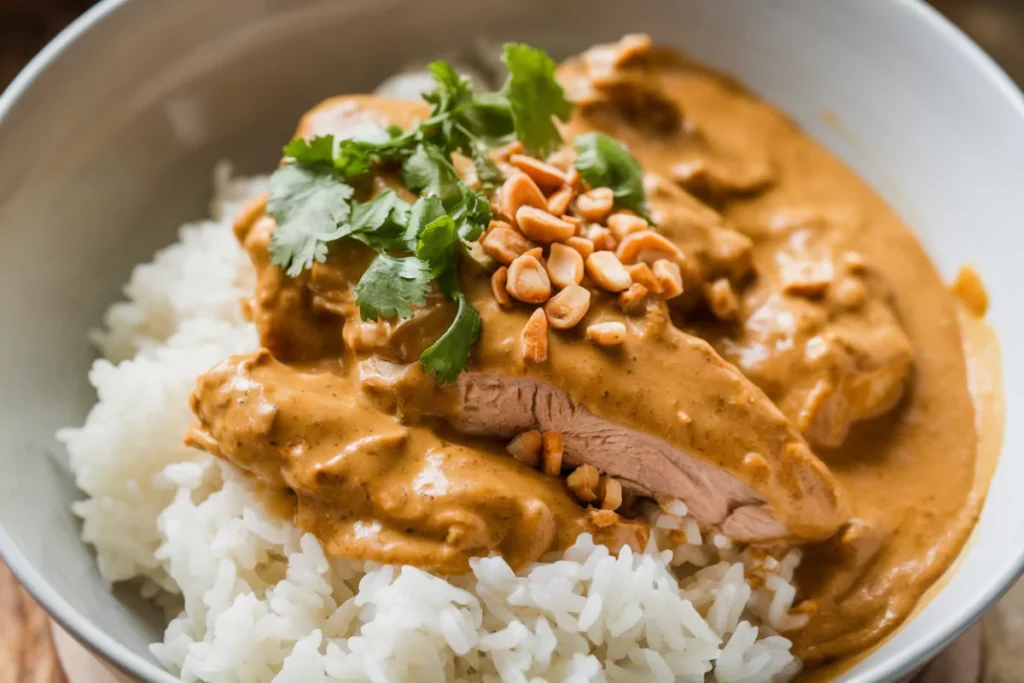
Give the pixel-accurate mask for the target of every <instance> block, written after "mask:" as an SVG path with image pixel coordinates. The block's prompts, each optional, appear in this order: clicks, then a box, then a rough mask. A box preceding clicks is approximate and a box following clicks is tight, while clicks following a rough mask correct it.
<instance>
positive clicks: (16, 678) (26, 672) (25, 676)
mask: <svg viewBox="0 0 1024 683" xmlns="http://www.w3.org/2000/svg"><path fill="white" fill-rule="evenodd" d="M0 683H67V679H66V678H65V677H64V674H63V672H62V671H61V668H60V663H59V662H58V661H57V653H56V651H55V650H54V648H53V640H52V638H51V637H50V620H49V618H48V617H47V616H46V612H44V611H43V610H42V608H40V607H39V605H37V604H36V603H35V601H34V600H32V598H31V597H29V595H28V593H26V592H25V589H24V588H22V587H21V584H19V583H18V582H17V580H16V579H15V578H14V576H13V575H12V574H11V572H10V570H8V569H7V566H6V565H4V563H3V562H0Z"/></svg>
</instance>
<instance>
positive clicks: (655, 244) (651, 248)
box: [615, 230, 682, 264]
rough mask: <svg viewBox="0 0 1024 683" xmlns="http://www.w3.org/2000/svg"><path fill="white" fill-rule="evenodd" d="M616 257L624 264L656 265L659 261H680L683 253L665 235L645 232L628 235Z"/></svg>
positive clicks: (620, 243)
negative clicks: (641, 263) (642, 263)
mask: <svg viewBox="0 0 1024 683" xmlns="http://www.w3.org/2000/svg"><path fill="white" fill-rule="evenodd" d="M615 255H616V256H618V257H619V260H620V261H622V262H623V263H630V264H632V263H640V262H641V261H642V262H644V263H654V262H655V261H657V260H659V259H669V260H671V261H674V260H676V259H678V258H679V257H680V256H681V255H682V252H681V251H680V250H679V247H677V246H676V245H674V244H673V243H672V242H671V241H669V239H668V238H666V237H665V236H664V235H660V234H658V233H656V232H654V231H653V230H643V231H641V232H634V233H631V234H629V235H626V236H625V237H623V238H622V240H621V241H620V242H619V248H618V249H617V250H616V251H615Z"/></svg>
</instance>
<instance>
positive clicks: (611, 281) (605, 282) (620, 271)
mask: <svg viewBox="0 0 1024 683" xmlns="http://www.w3.org/2000/svg"><path fill="white" fill-rule="evenodd" d="M587 275H589V276H590V279H591V280H593V281H594V283H595V284H596V285H597V286H598V287H600V288H601V289H606V290H608V291H609V292H621V291H622V290H624V289H626V288H627V287H629V286H630V285H631V284H633V279H632V278H631V277H629V271H627V270H626V268H625V266H623V265H622V263H620V262H619V259H617V258H616V257H615V254H613V253H612V252H610V251H595V252H594V253H593V254H591V255H590V256H589V257H588V258H587Z"/></svg>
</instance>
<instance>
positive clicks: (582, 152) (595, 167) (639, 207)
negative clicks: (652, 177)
mask: <svg viewBox="0 0 1024 683" xmlns="http://www.w3.org/2000/svg"><path fill="white" fill-rule="evenodd" d="M575 146H576V170H578V171H579V172H580V175H581V176H583V179H584V180H586V181H587V182H588V183H590V184H591V186H593V187H607V188H610V189H611V191H612V194H614V195H615V205H616V206H617V207H620V208H623V209H631V210H633V211H636V212H637V213H638V214H640V215H641V216H643V217H644V218H646V219H647V220H648V221H650V220H651V219H650V217H649V216H648V214H647V200H646V198H645V196H644V174H643V170H642V169H641V168H640V164H639V163H637V160H636V159H634V158H633V155H632V154H630V153H629V150H627V149H626V148H625V147H623V146H622V145H621V144H619V143H618V142H617V141H616V140H615V139H613V138H610V137H608V136H607V135H605V134H603V133H587V134H585V135H580V136H579V137H577V138H576V142H575Z"/></svg>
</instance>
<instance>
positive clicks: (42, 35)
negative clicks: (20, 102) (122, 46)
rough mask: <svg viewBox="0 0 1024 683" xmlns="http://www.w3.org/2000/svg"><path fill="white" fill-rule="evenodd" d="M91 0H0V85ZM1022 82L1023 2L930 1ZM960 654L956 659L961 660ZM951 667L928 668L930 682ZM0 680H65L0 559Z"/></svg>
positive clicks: (1000, 672) (991, 633)
mask: <svg viewBox="0 0 1024 683" xmlns="http://www.w3.org/2000/svg"><path fill="white" fill-rule="evenodd" d="M91 4H92V0H0V87H3V85H4V84H6V83H7V82H8V81H9V80H10V79H11V78H13V77H14V75H15V74H16V73H17V72H18V70H19V69H20V68H21V67H22V65H24V63H25V62H26V61H28V59H30V58H31V57H32V55H33V54H35V53H36V52H37V51H38V50H39V49H40V48H41V47H42V46H43V45H44V44H45V43H46V41H47V40H49V38H50V37H52V36H53V35H54V34H56V32H57V31H59V30H60V29H61V28H62V27H63V26H64V25H66V24H67V23H68V22H69V21H71V20H72V19H73V18H74V17H76V16H77V15H78V14H80V13H81V12H82V11H84V10H85V9H86V8H87V7H89V6H90V5H91ZM933 4H934V5H935V6H936V7H938V8H939V9H940V10H941V11H942V12H943V13H945V14H946V15H947V16H949V17H950V18H951V19H952V20H953V21H955V22H956V23H957V24H959V25H960V26H961V27H962V28H963V29H964V30H965V31H966V32H967V33H968V34H970V35H971V37H973V38H974V39H975V40H976V41H978V42H979V43H980V44H981V45H982V46H983V47H984V48H985V49H986V50H988V51H989V53H990V54H992V56H993V57H995V58H996V59H997V60H998V61H999V62H1000V63H1002V65H1003V66H1004V68H1006V69H1007V70H1008V71H1009V72H1010V75H1011V76H1013V77H1014V78H1016V79H1017V80H1018V82H1024V43H1021V41H1020V36H1021V35H1024V0H933ZM984 627H985V642H986V658H985V676H984V683H1024V582H1022V583H1020V584H1018V585H1017V586H1016V587H1015V588H1014V589H1013V590H1011V591H1010V593H1009V595H1007V596H1006V597H1005V598H1004V599H1003V600H1002V601H1001V602H1000V603H999V605H997V606H996V607H995V608H994V609H992V610H991V611H990V612H989V614H988V615H987V616H986V617H985V620H984ZM961 659H962V658H961ZM955 668H956V667H955V666H953V665H950V664H949V662H942V663H941V664H940V665H938V666H935V667H932V669H931V674H932V675H933V676H935V677H936V678H935V679H932V680H935V681H940V680H945V678H944V676H943V674H945V673H947V672H950V671H953V670H954V669H955ZM0 683H67V679H66V678H65V676H64V674H63V672H62V671H61V668H60V664H59V662H58V660H57V656H56V651H55V650H54V646H53V640H52V638H51V634H50V629H49V620H48V619H47V617H46V614H45V613H44V612H43V610H42V609H41V608H40V607H39V606H38V605H36V604H35V602H34V601H33V600H32V598H31V597H29V595H28V594H27V593H26V592H25V591H24V589H23V588H22V587H21V586H20V585H19V584H18V582H17V580H15V578H14V577H13V576H12V575H11V573H10V571H9V570H8V569H7V567H6V566H5V565H4V564H3V562H0Z"/></svg>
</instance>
